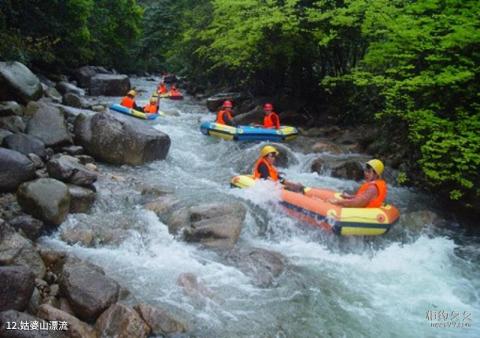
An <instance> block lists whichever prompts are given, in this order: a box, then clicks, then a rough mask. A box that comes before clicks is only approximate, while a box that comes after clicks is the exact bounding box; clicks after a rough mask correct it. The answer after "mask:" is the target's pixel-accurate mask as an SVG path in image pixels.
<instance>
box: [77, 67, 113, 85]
mask: <svg viewBox="0 0 480 338" xmlns="http://www.w3.org/2000/svg"><path fill="white" fill-rule="evenodd" d="M98 73H100V74H108V73H109V72H108V71H107V70H106V69H105V68H103V67H97V66H83V67H80V68H78V69H75V71H74V72H73V76H74V77H75V79H76V80H77V81H78V84H79V85H80V86H81V87H84V88H88V87H89V86H90V79H91V78H92V77H94V76H95V75H97V74H98Z"/></svg>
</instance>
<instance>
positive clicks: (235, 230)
mask: <svg viewBox="0 0 480 338" xmlns="http://www.w3.org/2000/svg"><path fill="white" fill-rule="evenodd" d="M245 214H246V209H245V207H244V206H243V205H242V204H240V203H231V204H225V203H211V204H203V205H199V206H194V207H190V208H182V209H180V210H177V211H176V212H174V213H173V214H172V216H171V217H170V219H169V220H168V227H169V231H170V232H171V233H177V232H178V231H179V230H180V229H183V236H184V238H185V240H186V241H189V242H199V243H202V244H203V245H206V246H208V247H213V248H220V249H228V248H232V247H233V246H234V245H235V243H236V242H237V241H238V238H239V237H240V232H241V230H242V226H243V221H244V219H245Z"/></svg>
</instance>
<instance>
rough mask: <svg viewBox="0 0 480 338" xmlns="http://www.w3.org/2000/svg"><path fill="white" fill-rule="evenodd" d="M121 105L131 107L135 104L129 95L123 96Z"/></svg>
mask: <svg viewBox="0 0 480 338" xmlns="http://www.w3.org/2000/svg"><path fill="white" fill-rule="evenodd" d="M120 104H121V105H122V106H124V107H127V108H133V106H134V105H135V100H134V99H133V98H131V97H130V96H125V97H124V98H123V99H122V102H121V103H120Z"/></svg>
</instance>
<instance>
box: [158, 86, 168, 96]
mask: <svg viewBox="0 0 480 338" xmlns="http://www.w3.org/2000/svg"><path fill="white" fill-rule="evenodd" d="M166 92H168V90H167V86H165V85H160V88H158V93H159V94H165V93H166Z"/></svg>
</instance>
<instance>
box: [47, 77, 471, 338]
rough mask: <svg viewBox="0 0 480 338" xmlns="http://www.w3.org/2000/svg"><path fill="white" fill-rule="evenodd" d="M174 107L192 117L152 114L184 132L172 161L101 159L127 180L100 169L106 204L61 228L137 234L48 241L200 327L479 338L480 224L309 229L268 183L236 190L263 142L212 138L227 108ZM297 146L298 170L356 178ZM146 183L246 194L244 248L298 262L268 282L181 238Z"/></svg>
mask: <svg viewBox="0 0 480 338" xmlns="http://www.w3.org/2000/svg"><path fill="white" fill-rule="evenodd" d="M133 84H134V85H135V86H136V87H137V88H139V89H145V90H146V91H145V92H144V93H143V94H142V95H141V96H140V97H139V98H138V100H140V101H142V100H147V97H148V94H149V93H150V92H151V91H153V90H154V87H155V85H156V82H152V81H147V80H146V79H143V78H138V79H134V80H133ZM119 99H120V98H113V99H112V98H108V100H109V101H110V102H114V101H117V102H118V100H119ZM161 110H165V111H178V112H179V113H180V114H179V116H169V117H161V118H159V119H158V120H157V121H155V122H154V123H153V124H154V127H155V128H157V129H159V130H161V131H163V132H165V133H167V134H168V135H169V136H170V138H171V141H172V145H171V148H170V151H169V154H168V156H167V159H166V160H165V161H157V162H153V163H150V164H147V165H144V166H140V167H130V166H122V167H113V166H108V165H103V164H100V165H99V169H100V172H102V173H110V174H114V175H117V176H119V177H122V178H123V179H124V181H113V180H108V179H100V180H99V181H98V183H97V184H96V186H97V190H98V197H97V202H96V204H95V207H94V209H93V210H92V211H91V212H90V213H89V214H87V215H85V214H83V215H81V214H78V215H70V216H69V218H68V220H67V221H66V222H65V223H64V224H63V225H62V226H61V227H65V226H73V225H75V224H77V223H78V222H93V223H98V224H102V226H105V227H108V226H109V224H118V223H125V224H130V226H129V227H128V228H129V230H128V231H129V232H128V233H129V236H128V238H126V239H125V240H124V241H122V242H121V243H118V244H108V245H97V246H96V247H95V248H85V247H82V246H81V245H73V246H70V245H68V244H66V243H65V242H63V241H62V240H61V239H60V237H59V235H58V233H54V234H51V235H50V236H48V237H44V238H43V239H42V241H43V242H44V243H45V244H47V245H50V246H53V247H56V248H60V249H62V250H66V251H69V252H72V253H73V254H75V255H77V256H80V257H82V258H85V259H87V260H89V261H91V262H93V263H95V264H98V265H100V266H102V267H103V268H104V269H105V271H106V272H107V274H108V275H110V276H112V277H113V278H114V279H116V280H117V281H119V282H120V283H121V285H123V286H125V287H126V288H128V289H129V290H131V292H132V294H133V295H135V297H136V299H137V300H138V301H139V302H146V303H149V304H152V305H158V306H162V307H165V308H168V309H169V310H170V311H171V312H173V313H175V314H177V315H178V316H179V317H180V318H183V319H184V320H185V322H186V323H188V326H189V327H190V331H189V334H191V335H192V336H196V337H402V338H403V337H437V336H438V337H479V336H480V301H479V298H480V295H479V291H478V290H480V268H479V266H480V265H479V263H480V255H479V252H480V251H479V246H478V243H479V242H480V240H479V239H480V236H478V234H472V233H467V232H468V231H467V230H464V228H463V227H462V226H460V225H459V224H457V223H455V222H454V221H448V222H447V223H448V224H446V225H445V226H441V227H438V226H437V227H434V226H432V225H429V224H424V225H422V226H420V227H419V226H412V225H411V224H408V222H407V221H405V220H404V219H403V218H401V220H400V222H399V223H398V224H396V225H395V227H394V228H393V229H392V230H391V231H390V232H389V233H387V234H386V235H384V236H382V237H378V238H371V239H368V238H339V237H336V236H333V235H327V234H324V233H322V232H320V231H318V230H312V229H309V228H306V227H304V226H301V225H299V224H297V223H296V222H295V220H293V219H290V218H288V217H286V216H285V215H283V214H281V213H278V212H276V211H275V210H272V207H271V204H270V203H269V201H271V200H272V199H275V198H276V196H275V194H274V193H272V192H271V190H269V189H268V187H266V188H265V187H264V188H262V187H260V188H258V189H257V190H255V191H242V190H237V189H231V188H230V187H229V179H230V178H231V177H232V176H233V175H236V174H240V173H245V172H249V171H250V168H251V165H252V164H253V162H254V160H255V159H256V157H257V154H258V151H259V150H260V148H261V147H262V146H263V145H264V144H254V143H250V144H238V143H233V142H227V141H222V140H218V139H215V138H211V137H207V136H204V135H202V134H201V133H200V131H199V125H200V120H203V119H208V118H211V119H213V118H214V115H213V114H212V113H209V112H208V111H207V109H206V107H205V106H204V105H200V104H199V103H198V102H196V101H195V100H194V99H192V98H190V97H186V99H185V100H184V101H169V100H162V102H161ZM145 123H147V122H145ZM286 146H287V147H288V148H289V151H288V157H289V163H290V165H289V167H288V168H286V169H284V170H283V171H284V172H285V173H286V174H287V177H289V178H290V179H292V180H294V181H300V182H302V183H304V184H306V185H311V186H324V187H325V186H326V187H331V188H336V189H340V190H345V189H352V188H354V187H355V186H356V184H355V182H353V181H348V180H341V179H336V178H332V177H330V176H329V175H328V174H327V175H325V176H322V175H318V174H316V173H311V172H310V170H309V167H310V163H311V162H312V160H313V159H314V155H313V154H304V153H302V152H301V147H300V144H298V143H296V141H293V142H292V143H289V144H286ZM139 183H142V184H147V185H150V184H152V185H162V186H166V187H168V188H170V189H172V190H174V191H175V194H176V196H177V197H178V198H179V199H181V200H182V201H183V202H182V203H184V204H185V205H195V204H199V203H204V202H206V201H211V202H229V201H240V202H242V203H243V204H244V205H245V206H246V207H247V209H248V212H247V217H246V221H245V225H244V228H243V230H242V233H241V237H240V241H239V242H238V243H237V246H239V247H258V248H264V249H267V250H272V251H277V252H280V253H281V254H282V255H284V256H285V257H286V259H287V263H286V269H285V271H284V272H283V273H282V275H281V276H280V277H279V278H277V279H276V280H275V283H274V285H273V286H271V287H259V286H256V285H255V283H253V282H252V279H251V278H250V277H248V276H247V275H245V274H244V273H242V272H241V271H240V270H239V269H237V268H235V267H233V266H231V265H229V264H227V263H226V262H225V261H224V259H223V258H222V257H221V255H218V254H217V253H215V252H214V251H211V250H207V249H202V248H201V247H199V246H196V245H193V244H187V243H185V242H182V241H180V240H177V239H175V238H174V237H173V236H171V235H170V234H169V233H168V230H167V227H166V225H165V224H163V223H162V222H161V221H160V220H159V218H158V217H157V216H156V215H155V214H154V213H153V212H151V211H148V210H145V209H144V208H143V207H142V205H141V196H140V191H139V189H138V184H139ZM262 189H263V190H262ZM389 189H390V190H389V201H390V202H394V204H395V205H396V206H397V207H399V209H400V211H401V213H402V214H405V213H409V212H412V211H416V210H423V209H429V208H434V205H433V204H432V203H431V198H430V197H429V196H425V195H422V194H420V193H418V192H416V191H414V190H411V189H407V188H402V187H389ZM452 219H453V217H452ZM132 224H134V226H131V225H132ZM184 272H191V273H193V274H195V275H196V276H198V279H199V280H200V281H201V283H202V284H204V285H205V286H206V287H208V288H209V289H210V290H211V291H212V293H213V297H203V296H198V297H195V296H193V297H192V296H191V295H188V294H185V293H184V290H183V289H182V288H181V287H179V286H178V285H177V282H176V280H177V277H178V276H179V275H180V274H181V273H184ZM446 316H447V317H446ZM449 325H450V327H448V326H449ZM456 326H463V327H456Z"/></svg>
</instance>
